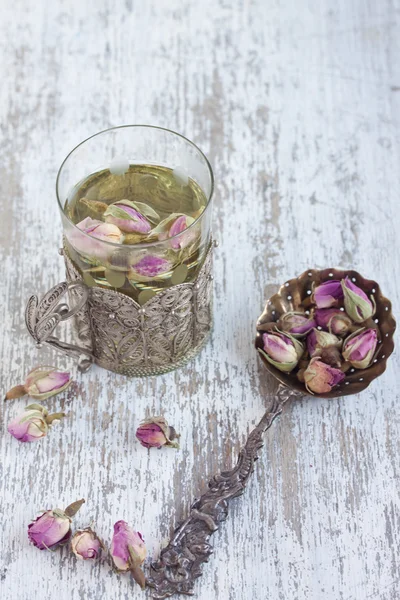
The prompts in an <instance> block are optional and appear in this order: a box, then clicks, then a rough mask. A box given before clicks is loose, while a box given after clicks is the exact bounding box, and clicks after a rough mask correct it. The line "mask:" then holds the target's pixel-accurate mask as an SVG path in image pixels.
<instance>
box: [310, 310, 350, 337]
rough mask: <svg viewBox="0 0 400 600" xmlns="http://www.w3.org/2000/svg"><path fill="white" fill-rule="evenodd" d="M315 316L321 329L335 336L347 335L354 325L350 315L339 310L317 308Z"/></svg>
mask: <svg viewBox="0 0 400 600" xmlns="http://www.w3.org/2000/svg"><path fill="white" fill-rule="evenodd" d="M314 316H315V320H316V323H317V325H318V326H319V327H322V328H323V329H325V330H327V331H329V332H330V333H334V334H335V335H346V333H348V331H349V329H350V327H351V326H352V324H353V321H352V320H351V319H350V317H349V315H348V314H347V313H345V312H344V311H343V310H340V309H339V308H317V310H316V311H315V313H314Z"/></svg>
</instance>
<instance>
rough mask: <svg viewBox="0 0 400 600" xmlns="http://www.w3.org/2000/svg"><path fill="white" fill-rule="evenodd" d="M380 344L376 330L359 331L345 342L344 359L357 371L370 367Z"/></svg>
mask: <svg viewBox="0 0 400 600" xmlns="http://www.w3.org/2000/svg"><path fill="white" fill-rule="evenodd" d="M377 343H378V336H377V333H376V330H375V329H359V330H358V331H355V332H354V333H353V334H352V335H349V337H348V338H347V339H346V340H345V342H344V344H343V352H342V354H343V358H344V359H345V360H346V361H348V362H349V363H350V364H351V365H352V366H353V367H355V368H356V369H366V368H367V367H369V366H370V364H371V362H372V359H373V357H374V354H375V350H376V346H377Z"/></svg>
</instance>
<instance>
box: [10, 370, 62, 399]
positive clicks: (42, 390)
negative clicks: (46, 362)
mask: <svg viewBox="0 0 400 600" xmlns="http://www.w3.org/2000/svg"><path fill="white" fill-rule="evenodd" d="M71 381H72V380H71V377H70V374H69V373H67V372H66V371H58V370H57V368H56V367H48V366H43V367H36V368H35V369H33V370H32V371H30V373H28V375H27V376H26V379H25V383H23V384H21V385H16V386H15V387H13V388H11V390H9V391H8V392H7V394H6V397H5V400H14V399H15V398H21V397H22V396H25V395H26V394H28V396H30V397H31V398H34V399H35V400H46V399H47V398H50V396H55V395H56V394H58V393H60V392H63V391H64V390H66V389H67V387H68V386H69V385H70V384H71Z"/></svg>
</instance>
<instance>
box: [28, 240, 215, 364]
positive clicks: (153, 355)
mask: <svg viewBox="0 0 400 600" xmlns="http://www.w3.org/2000/svg"><path fill="white" fill-rule="evenodd" d="M213 247H214V244H211V245H210V248H209V250H208V252H207V255H206V257H205V260H204V263H203V265H202V267H201V269H200V271H199V274H198V276H197V278H196V279H195V280H194V281H191V282H189V283H182V284H179V285H175V286H172V287H169V288H166V289H165V290H163V291H161V292H159V293H157V294H156V295H155V296H154V297H153V298H151V299H150V300H148V301H147V302H146V303H145V304H143V305H142V306H141V305H139V304H138V303H137V302H136V301H135V300H133V298H130V297H129V296H127V295H126V294H122V293H121V292H118V291H116V290H113V289H104V288H101V287H87V286H86V285H85V284H84V283H83V281H82V279H81V276H80V274H79V272H78V271H77V269H76V268H75V266H74V265H73V263H72V261H71V260H70V259H69V258H68V256H67V254H66V252H65V251H64V252H63V255H64V260H65V265H66V271H67V281H66V282H63V283H60V284H58V285H56V286H54V287H53V288H52V289H51V290H50V291H49V292H48V293H47V294H46V295H45V296H44V297H43V298H42V300H41V301H40V302H39V301H38V298H37V296H32V297H31V298H30V299H29V301H28V304H27V307H26V313H25V320H26V325H27V328H28V331H29V333H30V334H31V335H32V337H33V338H34V340H35V341H36V343H37V344H42V343H44V342H45V343H48V344H50V345H51V346H53V347H55V348H56V349H58V350H61V351H63V352H66V353H67V354H70V355H73V356H75V357H79V368H80V370H81V371H86V370H87V369H88V368H89V367H90V365H91V364H92V363H93V362H95V363H96V364H98V365H99V366H101V367H104V368H105V369H108V370H110V371H115V372H116V373H121V374H123V375H128V376H143V375H159V374H161V373H166V372H168V371H171V370H173V369H176V368H178V367H181V366H183V365H184V364H186V363H187V362H188V361H189V360H190V359H191V358H193V357H194V356H195V355H196V354H197V353H198V352H199V351H200V350H201V348H202V347H203V346H204V344H205V343H206V341H207V339H208V336H209V334H210V331H211V327H212V280H213V277H212V252H213ZM67 292H68V295H69V303H70V305H71V307H70V306H69V305H68V304H67V303H66V302H65V301H63V300H64V296H65V295H66V294H67ZM70 318H73V321H74V329H75V335H76V337H77V338H78V340H79V345H75V344H69V343H67V342H61V341H60V340H59V339H58V338H57V337H56V336H54V335H53V332H54V330H55V328H56V327H57V325H58V324H59V323H60V322H61V321H66V320H68V319H70Z"/></svg>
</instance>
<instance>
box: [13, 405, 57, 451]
mask: <svg viewBox="0 0 400 600" xmlns="http://www.w3.org/2000/svg"><path fill="white" fill-rule="evenodd" d="M63 417H65V413H53V414H52V415H49V413H48V411H47V410H46V409H45V408H44V407H43V406H41V405H40V404H29V406H27V407H26V408H25V409H24V412H22V413H21V414H20V415H18V416H17V417H15V419H13V420H12V421H11V423H9V425H8V427H7V430H8V432H9V433H11V435H12V436H13V437H15V439H17V440H18V441H19V442H35V441H36V440H39V439H40V438H43V437H45V436H46V435H47V434H48V431H49V427H51V426H52V425H54V424H55V423H58V422H59V421H60V420H61V419H62V418H63Z"/></svg>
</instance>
